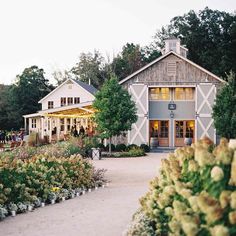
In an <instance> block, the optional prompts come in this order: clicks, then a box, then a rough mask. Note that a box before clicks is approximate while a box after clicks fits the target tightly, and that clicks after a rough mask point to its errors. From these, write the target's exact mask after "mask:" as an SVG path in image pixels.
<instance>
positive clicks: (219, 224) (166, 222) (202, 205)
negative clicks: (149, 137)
mask: <svg viewBox="0 0 236 236" xmlns="http://www.w3.org/2000/svg"><path fill="white" fill-rule="evenodd" d="M211 146H212V143H211V142H210V141H209V139H203V140H200V141H198V142H196V143H195V144H193V145H192V146H191V147H189V146H186V147H183V148H178V149H177V150H175V152H174V153H171V154H169V156H168V158H167V159H163V160H162V165H161V169H160V173H159V175H158V176H157V177H155V178H154V179H153V180H152V181H151V184H150V191H149V192H148V193H147V194H146V195H145V196H144V197H143V198H142V199H141V200H140V203H141V213H138V214H141V215H143V217H144V219H145V226H147V227H150V226H151V228H152V230H151V229H149V230H151V232H155V234H154V235H170V236H172V235H175V236H178V235H187V236H195V235H199V236H200V235H206V236H210V235H212V236H224V235H227V236H229V235H235V232H236V174H235V168H236V146H235V147H234V150H233V149H232V148H233V147H232V148H229V147H228V142H227V140H226V139H222V140H221V142H220V145H219V146H217V147H215V148H214V149H213V150H212V148H211ZM139 221H140V224H141V225H143V221H142V220H139ZM132 224H133V223H132ZM134 224H136V225H137V223H135V222H134ZM136 229H137V230H139V227H136ZM128 232H131V233H127V235H142V232H141V231H135V234H132V232H133V226H132V225H131V228H130V230H129V231H128Z"/></svg>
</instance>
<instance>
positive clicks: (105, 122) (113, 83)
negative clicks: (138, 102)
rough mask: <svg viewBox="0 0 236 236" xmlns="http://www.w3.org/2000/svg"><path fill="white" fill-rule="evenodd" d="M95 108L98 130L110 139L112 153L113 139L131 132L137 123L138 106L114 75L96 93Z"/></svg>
mask: <svg viewBox="0 0 236 236" xmlns="http://www.w3.org/2000/svg"><path fill="white" fill-rule="evenodd" d="M93 107H94V108H95V109H96V110H97V112H95V122H96V123H97V129H98V131H99V132H100V133H101V135H102V136H103V137H104V138H109V140H110V142H109V153H111V137H112V136H115V135H120V134H121V133H122V132H124V131H127V130H130V129H131V125H132V124H133V123H134V122H136V121H137V115H136V106H135V103H134V102H133V101H132V100H131V96H130V95H129V93H128V91H126V90H124V89H123V88H122V87H121V85H119V84H118V80H117V78H116V76H114V75H112V76H111V79H110V80H107V81H106V82H105V84H104V85H103V87H102V88H101V90H100V91H99V92H98V93H96V95H95V101H94V103H93Z"/></svg>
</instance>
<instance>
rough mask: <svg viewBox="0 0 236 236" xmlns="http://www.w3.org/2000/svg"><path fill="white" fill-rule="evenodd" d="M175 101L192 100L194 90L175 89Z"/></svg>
mask: <svg viewBox="0 0 236 236" xmlns="http://www.w3.org/2000/svg"><path fill="white" fill-rule="evenodd" d="M174 95H175V100H193V98H194V88H175V90H174Z"/></svg>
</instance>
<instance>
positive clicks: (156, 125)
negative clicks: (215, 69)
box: [120, 39, 224, 147]
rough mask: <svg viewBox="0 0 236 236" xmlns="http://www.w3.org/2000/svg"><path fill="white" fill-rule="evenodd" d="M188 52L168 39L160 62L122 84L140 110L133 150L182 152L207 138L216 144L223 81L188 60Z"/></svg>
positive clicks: (130, 140) (130, 135)
mask: <svg viewBox="0 0 236 236" xmlns="http://www.w3.org/2000/svg"><path fill="white" fill-rule="evenodd" d="M187 51H188V50H187V49H186V48H185V47H183V46H181V45H180V40H179V39H167V40H166V41H165V48H164V49H163V55H162V56H161V57H159V58H157V59H156V60H155V61H153V62H151V63H150V64H148V65H146V66H144V67H143V68H141V69H140V70H138V71H136V72H135V73H133V74H131V75H130V76H128V77H127V78H125V79H123V80H122V81H121V82H120V84H121V85H122V86H124V87H125V88H126V89H128V91H129V92H130V94H131V95H132V98H133V100H134V101H135V103H136V106H137V114H138V121H137V122H136V123H135V124H134V125H133V126H132V130H131V131H129V132H128V140H127V141H128V143H129V144H132V143H134V144H138V145H140V144H142V143H145V144H150V142H154V141H155V140H158V145H159V146H160V147H178V146H183V145H184V138H185V137H190V138H192V139H193V141H195V140H197V139H200V138H202V137H204V136H208V137H210V138H211V139H212V140H213V141H214V142H216V130H215V129H214V126H213V120H212V116H211V113H212V105H213V103H214V100H215V96H216V90H217V88H218V87H219V86H220V85H221V84H222V83H224V81H223V80H221V79H220V78H219V77H217V76H216V75H214V74H212V73H211V72H209V71H207V70H205V69H204V68H202V67H200V66H199V65H197V64H195V63H193V62H192V61H190V60H188V59H187Z"/></svg>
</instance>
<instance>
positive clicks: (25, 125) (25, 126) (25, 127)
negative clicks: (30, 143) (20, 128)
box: [24, 117, 28, 135]
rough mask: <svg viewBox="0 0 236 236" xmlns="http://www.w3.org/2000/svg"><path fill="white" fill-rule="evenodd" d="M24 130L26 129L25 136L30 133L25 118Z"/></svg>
mask: <svg viewBox="0 0 236 236" xmlns="http://www.w3.org/2000/svg"><path fill="white" fill-rule="evenodd" d="M24 129H25V135H26V134H27V133H28V130H27V118H25V117H24Z"/></svg>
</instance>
